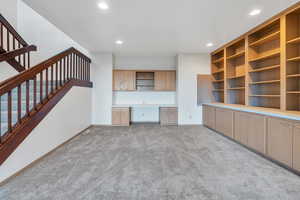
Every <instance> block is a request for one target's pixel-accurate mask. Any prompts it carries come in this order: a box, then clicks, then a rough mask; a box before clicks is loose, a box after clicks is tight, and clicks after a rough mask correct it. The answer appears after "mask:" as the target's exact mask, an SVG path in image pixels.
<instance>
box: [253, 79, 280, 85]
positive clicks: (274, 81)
mask: <svg viewBox="0 0 300 200" xmlns="http://www.w3.org/2000/svg"><path fill="white" fill-rule="evenodd" d="M271 83H280V80H269V81H257V82H252V83H249V84H251V85H258V84H271Z"/></svg>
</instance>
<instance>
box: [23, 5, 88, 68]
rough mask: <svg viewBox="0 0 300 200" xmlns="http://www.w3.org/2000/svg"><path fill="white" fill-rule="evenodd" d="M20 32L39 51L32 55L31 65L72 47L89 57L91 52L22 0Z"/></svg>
mask: <svg viewBox="0 0 300 200" xmlns="http://www.w3.org/2000/svg"><path fill="white" fill-rule="evenodd" d="M18 32H19V34H20V35H21V36H22V37H23V38H24V39H25V41H26V42H27V43H28V44H34V45H36V46H37V48H38V50H37V52H36V53H32V57H31V63H32V64H33V65H35V64H38V63H40V62H42V61H44V60H46V59H48V58H50V57H52V56H55V55H56V54H58V53H60V52H61V51H64V50H66V49H68V48H70V47H75V48H76V49H78V50H79V51H81V52H82V53H84V54H86V55H88V56H89V52H88V51H87V50H86V49H85V48H83V47H82V46H80V44H78V43H77V42H75V41H74V40H72V38H70V37H69V36H68V35H66V34H65V33H64V32H62V31H61V30H60V29H58V28H57V27H56V26H54V25H53V24H52V23H50V22H49V21H48V20H47V19H45V18H44V17H42V16H41V15H39V14H38V13H37V12H35V11H34V10H33V9H31V8H30V7H29V6H28V5H27V4H25V3H24V2H23V1H22V0H19V1H18Z"/></svg>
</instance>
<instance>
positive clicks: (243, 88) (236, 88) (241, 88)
mask: <svg viewBox="0 0 300 200" xmlns="http://www.w3.org/2000/svg"><path fill="white" fill-rule="evenodd" d="M228 90H245V87H235V88H228Z"/></svg>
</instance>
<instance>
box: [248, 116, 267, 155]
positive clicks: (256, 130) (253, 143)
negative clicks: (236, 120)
mask: <svg viewBox="0 0 300 200" xmlns="http://www.w3.org/2000/svg"><path fill="white" fill-rule="evenodd" d="M266 131H267V124H266V117H265V116H262V115H256V114H252V113H249V121H248V141H247V142H248V146H249V147H250V148H252V149H254V150H256V151H258V152H261V153H263V154H265V153H266Z"/></svg>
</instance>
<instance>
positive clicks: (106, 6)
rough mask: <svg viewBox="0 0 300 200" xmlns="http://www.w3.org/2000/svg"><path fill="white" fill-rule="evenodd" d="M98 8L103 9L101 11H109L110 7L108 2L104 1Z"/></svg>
mask: <svg viewBox="0 0 300 200" xmlns="http://www.w3.org/2000/svg"><path fill="white" fill-rule="evenodd" d="M98 7H99V8H100V9H101V10H108V9H109V6H108V4H107V3H106V2H104V1H102V2H100V3H98Z"/></svg>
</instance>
